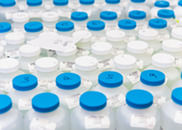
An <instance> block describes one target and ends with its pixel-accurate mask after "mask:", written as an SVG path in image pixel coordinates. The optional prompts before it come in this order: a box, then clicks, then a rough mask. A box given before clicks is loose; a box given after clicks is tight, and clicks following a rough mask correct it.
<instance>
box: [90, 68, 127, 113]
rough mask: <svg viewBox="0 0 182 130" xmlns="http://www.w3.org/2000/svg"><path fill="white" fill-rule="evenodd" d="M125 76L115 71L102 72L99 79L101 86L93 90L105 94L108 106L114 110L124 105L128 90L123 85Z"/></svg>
mask: <svg viewBox="0 0 182 130" xmlns="http://www.w3.org/2000/svg"><path fill="white" fill-rule="evenodd" d="M123 81H124V79H123V76H122V75H121V74H120V73H118V72H115V71H105V72H102V73H101V74H100V75H99V77H98V82H99V85H97V86H96V87H94V88H93V89H92V90H94V91H98V92H101V93H103V94H104V95H105V96H106V97H107V104H108V106H109V107H111V108H112V109H113V110H115V109H116V108H118V107H119V106H121V105H122V104H124V102H125V95H126V93H127V91H128V90H127V88H126V87H125V86H124V85H123Z"/></svg>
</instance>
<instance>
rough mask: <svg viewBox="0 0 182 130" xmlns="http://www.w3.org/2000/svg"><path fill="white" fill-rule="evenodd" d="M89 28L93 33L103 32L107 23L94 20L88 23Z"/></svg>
mask: <svg viewBox="0 0 182 130" xmlns="http://www.w3.org/2000/svg"><path fill="white" fill-rule="evenodd" d="M87 28H88V29H89V30H91V31H101V30H104V28H105V23H104V22H103V21H101V20H92V21H89V22H88V23H87Z"/></svg>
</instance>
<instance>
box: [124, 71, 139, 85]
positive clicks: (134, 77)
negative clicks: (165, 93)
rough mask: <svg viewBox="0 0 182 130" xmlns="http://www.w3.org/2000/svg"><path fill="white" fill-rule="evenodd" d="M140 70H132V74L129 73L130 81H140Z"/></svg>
mask: <svg viewBox="0 0 182 130" xmlns="http://www.w3.org/2000/svg"><path fill="white" fill-rule="evenodd" d="M140 73H141V72H140V71H139V70H136V71H134V72H132V73H131V74H129V75H128V76H127V78H128V79H129V81H130V82H131V83H132V84H136V83H137V82H139V81H140Z"/></svg>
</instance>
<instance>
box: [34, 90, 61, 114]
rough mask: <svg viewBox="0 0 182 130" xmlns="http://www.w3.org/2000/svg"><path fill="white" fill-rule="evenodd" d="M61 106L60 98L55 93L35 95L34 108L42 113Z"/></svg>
mask: <svg viewBox="0 0 182 130" xmlns="http://www.w3.org/2000/svg"><path fill="white" fill-rule="evenodd" d="M58 107H59V98H58V96H57V95H55V94H53V93H48V92H47V93H40V94H38V95H36V96H34V97H33V99H32V108H33V109H34V110H35V111H37V112H40V113H48V112H52V111H54V110H56V109H57V108H58Z"/></svg>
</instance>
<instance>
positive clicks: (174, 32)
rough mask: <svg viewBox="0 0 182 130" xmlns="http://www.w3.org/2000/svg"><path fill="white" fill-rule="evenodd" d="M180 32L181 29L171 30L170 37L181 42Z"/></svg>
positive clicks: (181, 35)
mask: <svg viewBox="0 0 182 130" xmlns="http://www.w3.org/2000/svg"><path fill="white" fill-rule="evenodd" d="M181 31H182V27H176V28H173V29H172V31H171V36H172V38H174V39H177V40H180V41H181V40H182V34H181Z"/></svg>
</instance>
